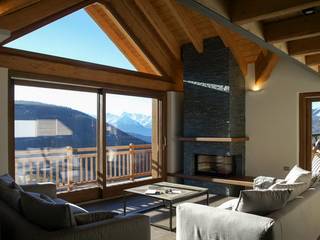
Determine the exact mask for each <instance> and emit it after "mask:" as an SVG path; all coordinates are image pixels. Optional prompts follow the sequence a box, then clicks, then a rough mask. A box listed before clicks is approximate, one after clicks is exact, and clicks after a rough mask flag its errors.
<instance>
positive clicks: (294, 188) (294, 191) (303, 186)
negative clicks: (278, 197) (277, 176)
mask: <svg viewBox="0 0 320 240" xmlns="http://www.w3.org/2000/svg"><path fill="white" fill-rule="evenodd" d="M308 188H309V184H307V183H303V182H301V183H292V184H288V183H286V182H285V181H284V182H280V183H276V184H274V185H272V186H271V187H270V188H269V189H272V190H274V189H286V190H291V194H290V197H289V200H288V201H291V200H294V199H295V198H296V197H297V196H299V195H301V194H302V193H304V192H305V191H306V190H307V189H308Z"/></svg>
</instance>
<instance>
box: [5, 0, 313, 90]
mask: <svg viewBox="0 0 320 240" xmlns="http://www.w3.org/2000/svg"><path fill="white" fill-rule="evenodd" d="M83 7H85V10H86V11H87V12H88V14H89V15H90V16H91V17H92V18H93V19H94V20H95V21H96V23H97V24H98V25H99V26H100V28H101V29H102V30H103V31H104V32H105V33H106V34H107V35H108V36H109V37H110V38H111V39H112V40H113V41H114V42H115V44H116V45H117V46H118V47H119V49H120V50H121V51H122V52H123V53H124V54H125V55H126V56H127V58H128V59H129V60H130V61H131V62H132V64H133V65H134V66H135V67H136V68H137V69H138V70H139V71H141V72H145V73H148V74H152V75H161V76H162V77H163V78H166V79H168V81H170V82H172V83H173V84H174V88H173V89H172V90H183V79H182V78H183V76H182V73H183V71H182V62H181V53H180V50H181V46H182V45H183V44H186V43H192V44H193V46H194V48H195V49H196V51H198V52H199V53H201V52H202V51H203V40H204V39H206V38H210V37H215V36H219V37H220V38H221V39H222V41H223V42H224V44H225V45H226V46H227V47H229V48H230V50H231V51H232V53H233V55H234V57H235V59H236V61H237V62H238V64H239V66H240V69H241V71H242V73H243V75H246V74H247V67H248V64H254V65H255V73H256V74H255V77H256V81H257V82H264V81H266V80H267V78H268V76H269V75H270V73H271V71H272V69H273V67H274V65H275V64H276V62H277V57H276V56H275V55H274V54H272V53H271V52H269V51H267V50H265V49H262V48H261V47H259V46H258V45H257V44H255V43H253V42H251V41H249V40H247V39H245V38H243V37H242V36H240V35H239V34H237V33H234V32H231V31H230V30H229V29H227V28H225V27H223V26H221V25H219V24H218V23H216V22H213V21H212V20H211V19H209V18H207V17H206V16H204V15H201V14H199V13H198V12H195V11H193V10H191V9H189V8H187V7H186V6H184V5H182V4H180V3H179V2H177V1H175V0H100V1H90V0H86V1H84V0H57V1H55V4H52V1H51V0H3V1H0V28H3V29H7V30H9V31H11V33H12V34H11V38H10V39H8V40H7V41H11V40H13V39H16V38H18V37H20V36H22V35H24V34H26V33H28V32H30V31H32V30H34V29H36V28H39V27H41V26H43V25H45V24H48V23H50V22H52V21H54V20H56V19H58V18H60V17H63V16H65V15H67V14H69V13H71V12H73V11H76V10H78V9H81V8H83ZM314 61H316V58H310V59H309V60H308V62H314Z"/></svg>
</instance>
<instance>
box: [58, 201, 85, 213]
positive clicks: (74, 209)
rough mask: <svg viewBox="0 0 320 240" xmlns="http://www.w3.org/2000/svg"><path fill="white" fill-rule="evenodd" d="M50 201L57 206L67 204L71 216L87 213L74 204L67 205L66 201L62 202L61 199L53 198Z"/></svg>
mask: <svg viewBox="0 0 320 240" xmlns="http://www.w3.org/2000/svg"><path fill="white" fill-rule="evenodd" d="M52 200H53V201H54V202H55V203H57V204H68V205H69V206H70V208H71V212H72V213H73V214H79V213H88V211H87V210H85V209H84V208H82V207H79V206H77V205H75V204H72V203H69V202H67V201H65V200H63V199H61V198H53V199H52Z"/></svg>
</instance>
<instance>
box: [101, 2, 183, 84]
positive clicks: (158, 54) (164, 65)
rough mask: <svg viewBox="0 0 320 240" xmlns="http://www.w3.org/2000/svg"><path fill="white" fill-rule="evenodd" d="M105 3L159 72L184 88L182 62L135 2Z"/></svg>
mask: <svg viewBox="0 0 320 240" xmlns="http://www.w3.org/2000/svg"><path fill="white" fill-rule="evenodd" d="M105 5H106V7H107V8H108V9H109V11H110V12H111V13H112V15H113V16H114V17H115V18H116V19H117V20H118V22H119V24H121V26H122V27H123V28H124V29H125V30H126V32H127V33H128V34H129V35H130V37H131V38H132V39H133V40H134V41H135V42H136V44H137V45H138V46H139V48H140V49H141V50H142V51H143V52H144V54H145V55H146V56H147V57H148V59H150V61H151V62H152V63H153V64H154V65H155V66H156V67H157V69H158V70H159V72H160V73H161V74H162V75H164V76H165V77H168V78H169V79H172V81H173V82H175V83H176V86H177V90H182V89H183V80H182V64H181V62H180V61H178V60H177V59H176V58H175V57H174V55H173V54H172V53H171V51H170V50H169V48H168V47H167V45H166V44H165V43H164V42H163V41H162V39H161V38H159V35H158V33H157V32H156V30H155V29H154V27H153V26H152V24H151V23H150V22H149V21H148V19H147V18H146V17H145V16H144V15H143V13H142V12H141V10H140V9H139V8H138V6H137V5H136V4H135V2H134V1H126V0H112V1H109V2H108V3H107V2H106V3H105Z"/></svg>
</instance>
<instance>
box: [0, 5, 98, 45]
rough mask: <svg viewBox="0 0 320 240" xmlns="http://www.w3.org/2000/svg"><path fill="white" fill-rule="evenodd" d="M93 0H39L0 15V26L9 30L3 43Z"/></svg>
mask: <svg viewBox="0 0 320 240" xmlns="http://www.w3.org/2000/svg"><path fill="white" fill-rule="evenodd" d="M92 2H94V0H59V1H55V2H54V4H53V3H52V0H41V1H39V2H36V3H34V4H32V5H30V6H28V7H25V8H22V9H20V10H18V11H15V12H12V13H11V14H8V15H4V16H0V28H2V29H6V30H9V31H10V32H11V37H10V38H9V39H7V40H6V41H5V43H7V42H10V41H13V40H14V39H16V38H18V37H21V36H23V35H24V34H27V33H29V32H32V31H34V30H36V29H38V28H40V27H42V26H44V25H46V24H49V23H51V22H53V21H55V20H57V19H59V18H62V17H64V16H66V15H68V14H70V13H72V12H74V11H76V10H79V9H81V8H83V7H85V6H87V5H89V4H91V3H92Z"/></svg>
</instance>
